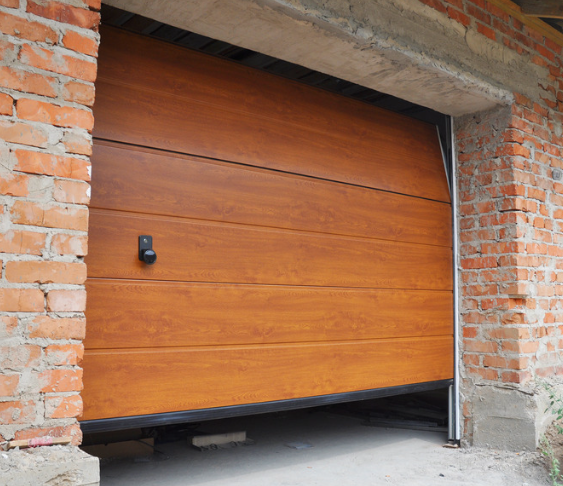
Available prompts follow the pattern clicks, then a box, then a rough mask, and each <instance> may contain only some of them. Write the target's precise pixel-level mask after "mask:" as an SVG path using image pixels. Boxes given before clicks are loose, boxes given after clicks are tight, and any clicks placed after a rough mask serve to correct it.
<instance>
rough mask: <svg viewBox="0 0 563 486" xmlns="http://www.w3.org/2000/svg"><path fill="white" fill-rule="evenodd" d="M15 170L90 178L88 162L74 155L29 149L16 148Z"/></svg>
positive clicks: (83, 178)
mask: <svg viewBox="0 0 563 486" xmlns="http://www.w3.org/2000/svg"><path fill="white" fill-rule="evenodd" d="M15 155H16V158H17V163H16V165H15V166H14V169H15V170H18V171H20V172H27V173H28V174H42V175H50V176H56V177H65V178H67V179H79V180H82V181H89V180H90V162H89V161H87V160H83V159H79V158H76V157H65V156H60V155H51V154H47V153H44V152H35V151H31V150H16V151H15Z"/></svg>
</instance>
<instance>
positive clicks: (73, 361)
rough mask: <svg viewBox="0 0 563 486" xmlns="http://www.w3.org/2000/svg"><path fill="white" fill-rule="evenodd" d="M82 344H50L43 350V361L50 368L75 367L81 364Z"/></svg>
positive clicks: (82, 355)
mask: <svg viewBox="0 0 563 486" xmlns="http://www.w3.org/2000/svg"><path fill="white" fill-rule="evenodd" d="M83 357H84V346H83V345H82V344H52V345H51V346H47V348H46V349H45V359H46V361H47V363H48V364H49V365H51V366H68V365H71V366H75V365H79V364H80V363H81V362H82V358H83Z"/></svg>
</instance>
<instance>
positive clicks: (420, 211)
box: [91, 142, 452, 247]
mask: <svg viewBox="0 0 563 486" xmlns="http://www.w3.org/2000/svg"><path fill="white" fill-rule="evenodd" d="M94 160H95V162H96V173H95V175H94V181H95V183H96V187H97V190H96V191H94V193H93V194H92V203H91V206H92V207H94V208H103V209H112V210H123V211H131V212H136V213H139V212H140V213H145V214H154V215H168V216H178V217H185V216H186V215H187V214H188V215H189V216H190V217H191V218H194V219H202V220H210V221H223V222H230V223H244V224H248V225H253V226H268V227H274V228H287V229H294V230H305V231H314V232H319V233H331V234H339V235H351V236H364V237H368V238H378V239H384V240H391V241H405V242H412V243H426V244H429V245H438V246H446V247H451V241H452V234H451V207H450V205H449V204H444V203H440V202H435V201H429V200H426V199H419V198H414V197H409V196H404V195H401V194H393V193H388V192H382V191H373V190H370V189H365V188H362V187H354V186H349V185H344V184H339V183H335V182H328V181H323V180H318V179H312V178H310V177H303V176H297V175H293V174H283V173H280V172H272V171H270V170H264V169H257V168H252V167H245V166H241V165H235V164H228V163H224V162H215V161H211V160H206V159H202V158H196V157H188V156H182V155H177V154H168V153H164V152H158V151H155V150H146V149H138V148H135V147H130V146H122V145H121V146H120V145H118V144H107V143H105V142H98V143H96V145H95V147H94ZM117 161H119V162H118V163H117Z"/></svg>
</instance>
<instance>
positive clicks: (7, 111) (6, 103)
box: [0, 93, 14, 116]
mask: <svg viewBox="0 0 563 486" xmlns="http://www.w3.org/2000/svg"><path fill="white" fill-rule="evenodd" d="M13 112H14V100H13V98H12V97H11V96H9V95H7V94H4V93H0V115H8V116H10V115H12V114H13Z"/></svg>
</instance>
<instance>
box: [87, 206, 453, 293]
mask: <svg viewBox="0 0 563 486" xmlns="http://www.w3.org/2000/svg"><path fill="white" fill-rule="evenodd" d="M142 234H147V235H152V237H153V248H154V250H155V251H156V253H157V255H158V260H157V263H156V264H155V265H150V266H149V265H146V264H145V263H143V262H141V261H139V259H138V250H137V249H138V236H139V235H142ZM89 246H90V249H89V254H88V256H87V258H86V262H87V264H88V275H89V276H90V277H106V278H126V279H142V280H176V281H187V282H218V283H219V282H223V283H253V284H272V285H307V286H329V287H357V288H361V287H363V288H398V289H427V290H451V289H452V262H451V250H450V249H448V248H443V247H438V246H426V245H414V244H411V243H391V242H386V241H379V240H368V239H365V238H350V237H342V236H331V235H320V234H316V233H302V232H295V231H289V230H272V229H262V228H257V227H247V226H242V225H231V224H226V223H202V222H198V221H194V222H188V221H187V220H183V219H172V218H165V217H156V216H152V217H145V216H139V215H132V214H130V213H116V212H114V211H104V210H99V209H97V210H91V212H90V238H89Z"/></svg>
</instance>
